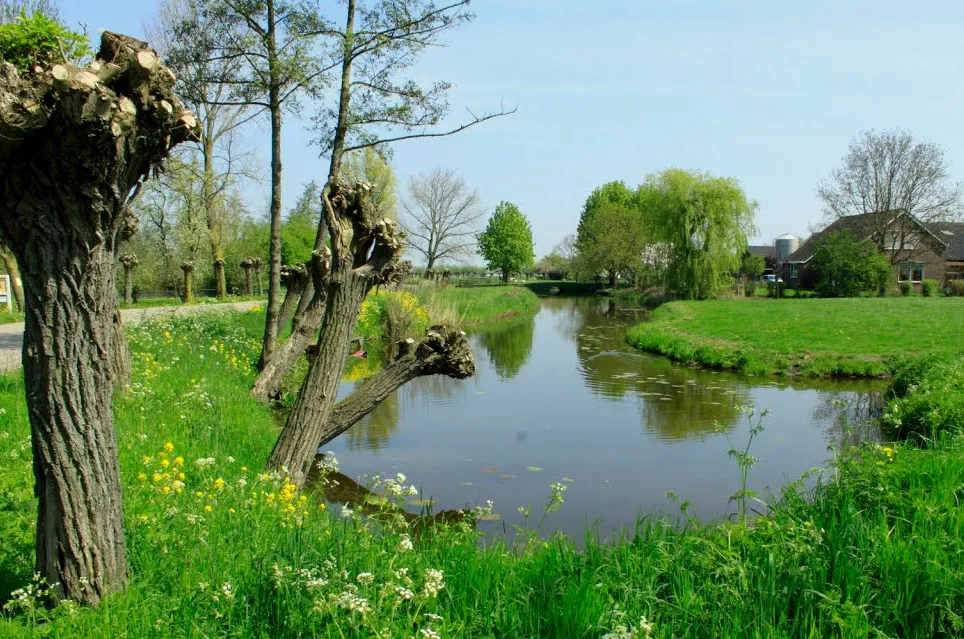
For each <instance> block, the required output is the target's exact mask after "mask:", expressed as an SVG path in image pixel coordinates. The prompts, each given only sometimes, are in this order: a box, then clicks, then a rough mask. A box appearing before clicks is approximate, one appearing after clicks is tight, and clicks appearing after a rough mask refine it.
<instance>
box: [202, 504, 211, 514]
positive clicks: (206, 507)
mask: <svg viewBox="0 0 964 639" xmlns="http://www.w3.org/2000/svg"><path fill="white" fill-rule="evenodd" d="M211 510H213V509H212V508H211V505H210V504H208V505H207V506H205V507H204V512H206V513H209V512H211Z"/></svg>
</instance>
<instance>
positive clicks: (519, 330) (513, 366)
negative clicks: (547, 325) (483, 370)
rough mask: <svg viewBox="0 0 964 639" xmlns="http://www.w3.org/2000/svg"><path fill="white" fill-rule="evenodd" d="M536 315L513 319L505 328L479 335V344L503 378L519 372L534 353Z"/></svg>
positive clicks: (508, 377)
mask: <svg viewBox="0 0 964 639" xmlns="http://www.w3.org/2000/svg"><path fill="white" fill-rule="evenodd" d="M535 330H536V322H535V318H534V317H526V318H520V319H516V320H513V321H512V322H511V323H510V324H509V325H508V326H506V327H505V328H498V329H495V330H491V331H487V332H485V333H482V334H481V335H480V336H479V344H480V345H481V346H482V347H483V348H484V349H485V351H486V353H487V354H488V356H489V361H490V362H492V366H493V367H494V368H495V372H496V373H498V375H499V377H501V378H502V379H503V380H510V379H512V378H514V377H515V376H516V375H518V374H519V371H520V370H521V369H522V367H523V365H525V363H526V362H527V361H528V360H529V355H530V354H532V337H533V335H534V334H535Z"/></svg>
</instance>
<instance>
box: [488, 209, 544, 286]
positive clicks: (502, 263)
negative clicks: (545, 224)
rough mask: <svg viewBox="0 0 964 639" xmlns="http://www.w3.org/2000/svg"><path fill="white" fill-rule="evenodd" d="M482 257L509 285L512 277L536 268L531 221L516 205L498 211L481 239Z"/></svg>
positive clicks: (490, 220)
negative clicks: (530, 268)
mask: <svg viewBox="0 0 964 639" xmlns="http://www.w3.org/2000/svg"><path fill="white" fill-rule="evenodd" d="M477 239H478V242H479V255H481V256H482V257H483V258H485V261H486V262H488V265H489V268H490V269H493V270H496V271H500V272H501V273H502V281H503V282H508V281H509V275H510V274H511V273H518V272H520V271H522V270H523V269H526V268H529V267H530V266H532V263H533V261H534V260H535V251H534V249H533V244H532V228H531V227H530V226H529V220H527V219H526V216H525V215H523V214H522V211H520V210H519V207H517V206H516V205H515V204H512V203H511V202H502V203H500V204H499V206H497V207H496V208H495V213H494V214H493V215H492V217H491V218H490V219H489V224H488V226H487V227H486V228H485V230H484V231H483V232H482V233H480V234H479V235H478V238H477Z"/></svg>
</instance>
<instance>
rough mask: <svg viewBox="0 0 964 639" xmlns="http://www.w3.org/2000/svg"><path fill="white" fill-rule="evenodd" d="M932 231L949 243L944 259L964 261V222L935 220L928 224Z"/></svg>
mask: <svg viewBox="0 0 964 639" xmlns="http://www.w3.org/2000/svg"><path fill="white" fill-rule="evenodd" d="M927 226H928V228H929V229H930V231H931V233H933V234H934V235H936V236H937V237H938V239H940V240H941V241H942V242H944V243H945V244H947V248H946V249H945V250H944V259H945V260H947V261H948V262H964V224H962V223H960V222H934V223H931V224H928V225H927Z"/></svg>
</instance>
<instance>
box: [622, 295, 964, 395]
mask: <svg viewBox="0 0 964 639" xmlns="http://www.w3.org/2000/svg"><path fill="white" fill-rule="evenodd" d="M962 313H964V299H959V298H862V299H799V300H754V299H741V300H714V301H706V302H672V303H669V304H665V305H663V306H662V307H660V308H659V309H657V310H656V311H655V312H654V313H653V316H652V321H649V322H644V323H642V324H639V325H637V326H636V327H634V328H633V329H631V330H630V332H629V334H628V335H627V339H628V341H629V342H630V344H632V345H633V346H635V347H636V348H639V349H640V350H645V351H649V352H653V353H659V354H662V355H666V356H668V357H670V358H672V359H674V360H676V361H680V362H685V363H689V362H695V363H697V364H700V365H701V366H705V367H707V368H714V369H720V370H736V371H739V372H743V373H747V374H754V375H757V374H768V373H778V374H792V375H804V376H813V377H821V376H858V377H881V376H886V375H889V374H891V373H892V372H893V370H894V366H895V365H896V364H897V363H898V362H899V361H900V359H901V358H903V357H906V356H908V355H914V354H927V353H939V352H958V351H960V350H961V349H962V348H964V324H962V323H961V322H960V319H959V318H960V317H961V314H962Z"/></svg>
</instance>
